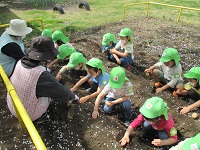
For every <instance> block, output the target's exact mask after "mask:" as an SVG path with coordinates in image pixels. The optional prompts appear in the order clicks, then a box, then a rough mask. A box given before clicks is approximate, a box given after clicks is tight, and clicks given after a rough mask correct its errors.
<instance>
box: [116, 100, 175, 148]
mask: <svg viewBox="0 0 200 150" xmlns="http://www.w3.org/2000/svg"><path fill="white" fill-rule="evenodd" d="M139 111H140V113H141V114H139V115H138V116H137V118H136V119H135V120H134V121H133V122H132V123H131V124H130V125H129V127H128V129H127V130H126V132H125V134H124V137H123V138H122V139H121V140H120V141H119V142H120V143H121V146H124V145H126V143H129V142H130V139H129V135H130V134H131V132H132V131H133V130H135V129H136V128H137V127H138V126H139V125H141V124H143V128H142V133H141V137H142V138H144V137H147V136H148V134H149V133H150V132H152V131H153V130H156V131H157V132H158V135H159V139H154V140H153V141H152V142H151V143H152V144H153V145H155V146H164V145H172V144H174V143H176V142H177V140H178V137H177V130H176V129H175V128H174V121H173V119H172V116H171V115H170V114H169V113H168V108H167V104H166V103H165V102H164V101H163V99H162V98H159V97H152V98H150V99H147V100H146V102H145V103H144V105H143V106H142V107H141V108H140V110H139Z"/></svg>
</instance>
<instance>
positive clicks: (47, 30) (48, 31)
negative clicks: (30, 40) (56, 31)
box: [41, 29, 52, 38]
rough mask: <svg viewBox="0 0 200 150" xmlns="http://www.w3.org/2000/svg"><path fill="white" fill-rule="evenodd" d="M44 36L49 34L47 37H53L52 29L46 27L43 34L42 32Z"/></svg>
mask: <svg viewBox="0 0 200 150" xmlns="http://www.w3.org/2000/svg"><path fill="white" fill-rule="evenodd" d="M41 35H42V36H47V37H50V38H51V37H52V31H51V30H50V29H44V30H43V31H42V34H41Z"/></svg>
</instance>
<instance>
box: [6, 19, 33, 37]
mask: <svg viewBox="0 0 200 150" xmlns="http://www.w3.org/2000/svg"><path fill="white" fill-rule="evenodd" d="M6 32H7V33H8V34H10V35H15V36H24V35H27V34H29V33H31V32H32V28H30V27H27V25H26V22H25V21H24V20H21V19H12V20H11V21H10V27H8V28H6Z"/></svg>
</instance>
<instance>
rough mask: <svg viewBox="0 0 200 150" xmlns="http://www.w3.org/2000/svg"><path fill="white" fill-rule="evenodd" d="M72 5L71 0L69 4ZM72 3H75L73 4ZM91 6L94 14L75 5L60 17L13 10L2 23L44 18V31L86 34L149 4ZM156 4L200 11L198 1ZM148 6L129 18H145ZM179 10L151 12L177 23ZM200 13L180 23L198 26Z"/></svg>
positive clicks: (103, 0)
mask: <svg viewBox="0 0 200 150" xmlns="http://www.w3.org/2000/svg"><path fill="white" fill-rule="evenodd" d="M68 1H70V0H68ZM71 1H72V0H71ZM152 1H153V0H152ZM57 2H59V3H58V4H62V1H57ZM87 2H88V3H89V5H90V8H91V11H86V10H84V9H79V8H78V3H77V2H76V3H75V1H72V3H73V5H72V3H69V5H71V7H69V8H68V7H67V8H66V7H64V11H65V14H63V15H61V14H59V13H58V12H53V10H52V7H51V8H50V7H49V8H48V9H47V8H46V7H45V9H44V10H43V9H42V7H39V8H35V9H28V10H12V12H5V11H3V12H1V16H3V17H1V21H0V22H1V23H9V20H10V19H12V18H14V16H15V18H16V17H19V18H22V19H24V20H32V19H36V18H42V19H43V21H44V23H45V28H50V29H52V30H53V31H55V30H58V29H59V30H62V31H64V32H66V33H67V34H70V33H71V32H75V31H84V30H87V29H88V28H91V27H95V26H101V25H105V24H107V23H111V22H119V21H121V20H122V19H123V6H124V4H133V3H139V2H147V0H146V1H145V0H123V1H119V0H117V1H116V0H109V1H108V0H87ZM154 2H158V3H163V4H171V5H179V6H185V7H194V8H195V7H197V6H200V2H199V1H196V0H184V1H182V0H176V1H171V0H154ZM146 8H147V5H137V6H134V7H127V11H126V16H127V18H130V17H131V16H134V17H138V18H140V17H145V16H146ZM199 9H200V8H199ZM178 13H179V9H178V8H173V7H166V6H159V5H151V6H150V10H149V17H157V18H162V19H167V20H169V21H176V20H177V17H178ZM198 18H200V12H196V11H189V10H185V9H183V12H182V15H181V21H182V22H184V23H193V24H195V25H199V26H200V23H199V21H198ZM32 25H33V26H34V27H35V29H37V30H39V31H37V33H39V32H41V31H42V29H41V26H40V23H39V22H38V23H32Z"/></svg>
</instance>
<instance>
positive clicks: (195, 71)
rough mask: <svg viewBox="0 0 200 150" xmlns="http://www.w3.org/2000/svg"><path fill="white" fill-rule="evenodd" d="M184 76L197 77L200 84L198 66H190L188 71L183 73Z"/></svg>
mask: <svg viewBox="0 0 200 150" xmlns="http://www.w3.org/2000/svg"><path fill="white" fill-rule="evenodd" d="M184 77H186V78H190V79H197V81H199V85H200V67H192V68H191V69H190V70H189V71H188V73H186V74H184Z"/></svg>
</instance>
